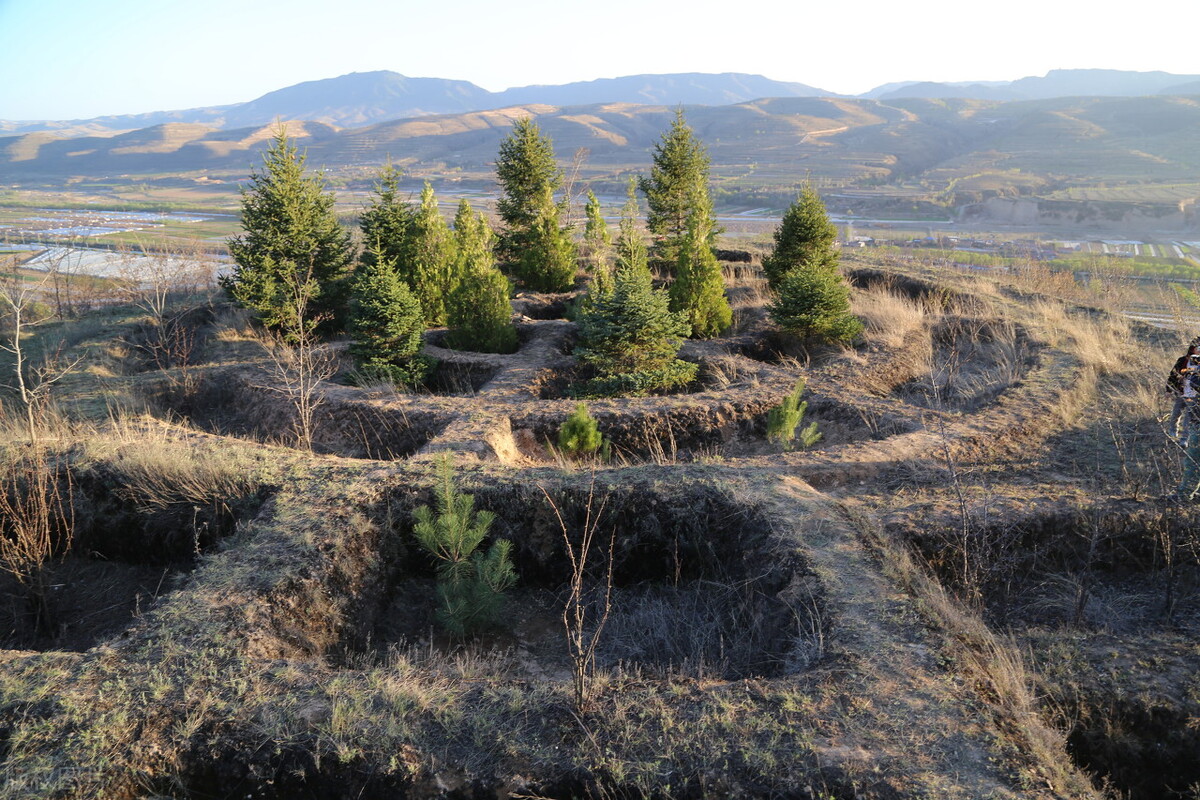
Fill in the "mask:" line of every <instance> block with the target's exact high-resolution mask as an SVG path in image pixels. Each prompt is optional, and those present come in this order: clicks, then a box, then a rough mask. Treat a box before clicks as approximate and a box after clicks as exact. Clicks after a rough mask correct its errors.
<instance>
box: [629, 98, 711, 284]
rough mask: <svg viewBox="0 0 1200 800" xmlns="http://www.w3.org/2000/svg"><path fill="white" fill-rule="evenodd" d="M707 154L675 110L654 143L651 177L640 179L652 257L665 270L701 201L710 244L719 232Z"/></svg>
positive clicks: (671, 264) (677, 110) (676, 251)
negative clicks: (647, 209)
mask: <svg viewBox="0 0 1200 800" xmlns="http://www.w3.org/2000/svg"><path fill="white" fill-rule="evenodd" d="M709 163H710V162H709V158H708V153H707V152H706V151H705V149H704V145H703V144H701V143H700V141H699V140H698V139H696V137H695V136H694V135H693V133H692V129H691V127H689V126H688V124H687V121H686V120H685V119H684V116H683V109H682V108H679V109H676V111H675V119H674V121H672V123H671V127H670V129H669V130H668V131H666V132H665V133H663V135H662V139H661V140H660V141H659V142H658V144H656V145H655V146H654V156H653V164H652V166H651V167H650V176H649V177H648V178H642V179H641V181H640V182H639V183H640V186H641V189H642V192H643V193H644V194H645V195H646V202H647V203H648V205H649V213H648V214H647V215H646V227H647V228H649V229H650V233H651V234H653V236H654V247H653V257H654V259H655V260H656V262H657V263H659V264H664V265H666V267H667V268H668V269H670V268H673V267H674V265H675V263H676V261H677V260H678V255H679V248H680V246H681V244H682V241H683V238H684V236H685V235H686V233H687V226H688V217H689V216H690V215H691V211H692V209H693V207H694V206H695V205H696V204H697V203H698V202H701V201H704V202H706V203H707V205H706V208H707V212H706V213H707V214H708V219H707V221H706V225H705V226H704V228H705V230H706V235H707V236H708V237H709V242H708V244H709V245H712V244H714V243H715V242H716V237H717V235H718V234H719V233H720V228H718V227H717V219H716V216H715V214H713V210H712V203H711V201H710V200H708V168H709Z"/></svg>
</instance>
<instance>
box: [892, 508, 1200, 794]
mask: <svg viewBox="0 0 1200 800" xmlns="http://www.w3.org/2000/svg"><path fill="white" fill-rule="evenodd" d="M903 535H905V536H906V537H907V538H908V540H909V541H910V542H911V543H912V545H913V546H914V547H915V549H916V550H917V551H918V552H919V553H920V554H921V555H922V556H923V558H924V560H925V561H926V563H928V564H930V565H931V567H932V568H933V569H934V571H935V572H936V574H937V575H938V577H939V578H940V579H941V581H942V582H943V583H944V584H945V585H947V586H948V587H950V588H952V589H953V590H954V591H955V592H956V593H958V594H960V595H962V596H965V597H974V598H977V600H978V601H979V602H980V603H982V607H983V610H984V613H985V615H986V617H987V618H988V620H989V622H990V623H991V624H992V625H993V626H994V627H997V628H999V629H1003V630H1007V631H1009V632H1010V633H1011V634H1012V635H1015V636H1017V637H1018V638H1020V637H1021V636H1022V631H1035V632H1036V631H1060V633H1059V636H1065V637H1066V640H1067V641H1074V642H1087V641H1091V640H1093V639H1095V640H1098V641H1108V640H1113V641H1115V642H1118V644H1117V645H1114V646H1111V647H1103V648H1095V649H1096V650H1098V652H1100V653H1101V655H1099V656H1096V655H1095V654H1093V655H1092V656H1090V657H1091V658H1092V659H1093V662H1092V663H1091V665H1090V666H1088V667H1086V668H1085V672H1086V673H1087V674H1088V676H1089V678H1088V679H1085V680H1084V681H1083V682H1082V684H1077V683H1075V679H1068V681H1067V683H1065V684H1063V685H1061V686H1057V685H1056V684H1055V681H1056V679H1055V678H1054V674H1055V672H1056V670H1052V671H1051V673H1050V674H1048V675H1047V676H1046V677H1044V678H1043V680H1045V681H1047V682H1048V684H1049V685H1050V686H1051V687H1052V688H1051V692H1052V693H1053V694H1055V695H1056V696H1057V700H1056V701H1055V704H1056V706H1057V708H1056V713H1060V714H1063V715H1064V716H1066V717H1067V718H1069V719H1070V720H1071V722H1072V724H1071V727H1070V730H1069V733H1068V751H1069V752H1070V754H1071V755H1072V758H1074V760H1075V761H1076V763H1077V764H1078V765H1079V766H1080V767H1082V768H1083V769H1085V770H1086V771H1087V772H1088V773H1090V774H1092V775H1094V776H1097V782H1098V783H1099V782H1101V781H1103V782H1106V783H1108V784H1110V785H1111V786H1112V787H1114V788H1116V789H1118V790H1119V791H1120V792H1121V795H1122V796H1123V797H1130V798H1132V800H1151V798H1159V797H1168V796H1176V794H1177V793H1178V792H1185V791H1186V790H1187V789H1188V787H1190V786H1194V785H1195V783H1196V781H1197V780H1200V771H1198V768H1197V762H1196V760H1195V758H1194V756H1195V753H1196V752H1197V748H1200V733H1197V731H1196V730H1195V727H1194V725H1192V724H1191V722H1190V720H1192V719H1194V717H1195V713H1196V712H1195V700H1194V699H1193V698H1190V697H1188V696H1186V695H1185V690H1184V689H1180V690H1179V691H1176V692H1174V695H1175V696H1172V693H1171V692H1167V693H1162V694H1158V693H1156V694H1155V695H1154V696H1153V697H1150V696H1148V695H1145V694H1144V693H1141V692H1137V691H1133V690H1131V689H1127V688H1125V687H1120V686H1112V685H1106V684H1104V682H1103V681H1101V682H1100V683H1101V685H1100V686H1099V687H1090V686H1089V685H1088V684H1089V680H1090V677H1097V678H1099V677H1100V676H1102V675H1106V674H1110V673H1111V674H1113V675H1117V676H1120V675H1121V674H1122V670H1121V669H1116V667H1117V666H1118V664H1117V662H1114V660H1113V659H1116V658H1118V657H1120V658H1123V659H1124V658H1128V659H1129V660H1130V662H1131V663H1130V664H1129V666H1128V667H1126V668H1124V669H1126V670H1128V671H1126V672H1124V674H1125V676H1126V677H1125V680H1130V681H1135V680H1140V678H1138V677H1136V676H1138V675H1139V673H1145V671H1146V670H1147V669H1150V670H1151V672H1150V673H1148V674H1147V676H1146V677H1147V678H1148V677H1149V676H1150V675H1153V674H1154V672H1153V671H1154V669H1155V665H1156V664H1158V665H1160V666H1159V667H1158V668H1159V669H1166V666H1165V665H1167V664H1169V663H1171V661H1172V659H1175V658H1181V659H1183V660H1185V661H1186V660H1188V659H1191V660H1192V661H1194V656H1192V655H1190V654H1191V652H1192V647H1191V646H1190V645H1186V644H1179V643H1178V642H1179V641H1190V642H1194V641H1195V638H1196V637H1197V636H1200V511H1198V510H1197V509H1195V508H1191V507H1185V508H1182V509H1181V508H1179V507H1174V506H1171V505H1167V504H1162V503H1138V502H1135V501H1128V500H1124V501H1122V500H1117V501H1107V502H1099V503H1097V504H1095V505H1094V506H1092V507H1088V508H1059V509H1056V510H1053V511H1050V512H1044V513H1041V514H1033V515H1027V516H1023V517H1013V518H1009V519H1004V518H997V519H994V520H991V521H985V520H979V519H975V518H969V519H968V520H967V522H966V524H965V525H963V524H962V521H961V519H960V520H959V521H958V522H957V524H954V525H952V526H949V527H947V526H944V525H943V526H941V527H935V526H929V527H925V528H920V529H919V528H917V527H913V526H910V527H908V528H907V529H906V530H905V531H904V533H903ZM964 553H965V554H966V555H965V557H964ZM1042 635H1043V636H1044V634H1042ZM1161 637H1168V638H1171V637H1174V638H1171V641H1176V644H1175V645H1173V646H1174V647H1175V648H1176V649H1175V650H1171V649H1170V647H1168V648H1167V649H1166V650H1165V651H1163V650H1162V647H1163V646H1162V645H1161V644H1159V643H1158V639H1159V638H1161ZM1179 637H1182V639H1180V638H1179ZM1142 641H1144V642H1145V646H1144V648H1143V646H1142V645H1140V644H1139V642H1142ZM1042 646H1043V647H1044V646H1045V645H1042ZM1131 648H1132V649H1131ZM1180 648H1182V649H1180ZM1083 650H1084V651H1085V652H1086V651H1087V648H1086V647H1084V648H1083ZM1164 652H1165V655H1163V653H1164ZM1036 660H1037V658H1035V661H1036ZM1114 669H1115V672H1114ZM1185 670H1194V665H1193V666H1191V667H1185ZM1106 680H1109V679H1107V678H1106ZM1116 680H1120V678H1119V677H1118V678H1116ZM1132 685H1134V684H1131V686H1132ZM1168 685H1170V686H1176V685H1178V684H1175V683H1170V684H1168ZM1114 693H1115V698H1116V699H1114Z"/></svg>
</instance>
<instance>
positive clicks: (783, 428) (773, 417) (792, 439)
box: [767, 378, 821, 450]
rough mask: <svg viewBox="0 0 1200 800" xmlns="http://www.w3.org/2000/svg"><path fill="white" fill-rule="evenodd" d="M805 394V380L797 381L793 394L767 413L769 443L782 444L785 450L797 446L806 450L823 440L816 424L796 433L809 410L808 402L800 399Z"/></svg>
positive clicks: (810, 424)
mask: <svg viewBox="0 0 1200 800" xmlns="http://www.w3.org/2000/svg"><path fill="white" fill-rule="evenodd" d="M803 394H804V379H803V378H801V379H800V380H798V381H796V386H795V388H793V389H792V392H791V394H789V395H788V396H787V397H785V398H783V402H782V403H780V404H779V405H777V406H775V407H774V408H772V409H771V410H770V411H769V412H767V441H770V442H776V443H778V444H782V445H783V447H784V449H785V450H791V449H792V448H793V447H797V446H798V447H799V448H800V449H801V450H806V449H808V448H809V447H812V446H813V445H814V444H816V443H817V442H818V441H820V440H821V432H820V431H818V430H817V423H815V422H812V423H809V424H808V425H807V426H805V427H804V428H802V429H801V430H800V432H799V434H797V433H796V429H797V428H799V427H800V423H801V422H803V421H804V412H805V411H807V410H808V401H807V400H801V399H800V397H801V396H802V395H803Z"/></svg>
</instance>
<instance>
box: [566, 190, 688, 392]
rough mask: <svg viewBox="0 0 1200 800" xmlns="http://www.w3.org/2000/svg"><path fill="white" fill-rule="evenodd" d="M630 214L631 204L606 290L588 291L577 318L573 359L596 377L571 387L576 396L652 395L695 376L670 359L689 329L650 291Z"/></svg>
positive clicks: (658, 293) (661, 296) (661, 294)
mask: <svg viewBox="0 0 1200 800" xmlns="http://www.w3.org/2000/svg"><path fill="white" fill-rule="evenodd" d="M632 202H633V201H632V200H631V203H632ZM633 213H636V205H635V204H634V205H633V208H630V206H629V205H627V206H626V212H625V218H624V219H623V220H622V221H621V236H620V237H619V239H618V241H617V269H616V272H615V273H614V274H613V277H612V286H611V288H609V287H607V286H605V287H604V288H600V287H595V286H594V287H593V288H594V291H593V293H592V294H591V296H590V297H589V300H588V302H587V303H586V304H584V310H583V311H582V313H581V314H580V317H579V321H578V324H579V344H578V345H577V346H576V347H575V356H576V358H578V359H579V360H580V362H581V363H583V364H584V365H585V366H587V367H590V368H591V369H592V370H594V372H595V373H596V374H595V377H593V378H591V379H590V380H587V381H584V382H582V383H580V384H578V385H576V386H575V387H574V388H573V391H574V393H575V395H576V396H578V397H613V396H617V395H633V396H636V395H646V394H653V393H656V392H664V391H669V390H671V389H675V388H678V387H681V386H686V385H687V384H689V383H691V382H692V380H694V379H695V377H696V370H697V366H696V365H695V364H692V363H690V362H687V361H683V360H681V359H679V358H676V354H677V353H678V352H679V348H680V346H681V345H682V344H683V339H684V337H685V336H687V335H688V333H689V332H690V331H691V326H689V325H688V322H687V319H686V318H685V317H684V316H683V315H682V314H676V313H674V312H672V311H671V310H670V299H669V297H668V296H667V293H666V291H664V290H661V289H655V288H654V285H653V281H652V279H651V277H650V268H649V266H648V265H647V260H646V246H645V243H644V242H643V241H642V239H641V235H640V234H639V233H638V232H637V230H636V228H635V226H634V222H633V216H632V215H633Z"/></svg>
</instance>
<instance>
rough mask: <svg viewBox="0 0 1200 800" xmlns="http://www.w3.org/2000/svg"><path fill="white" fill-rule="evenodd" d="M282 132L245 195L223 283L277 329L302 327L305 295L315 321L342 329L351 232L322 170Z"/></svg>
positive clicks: (245, 304) (244, 192) (245, 305)
mask: <svg viewBox="0 0 1200 800" xmlns="http://www.w3.org/2000/svg"><path fill="white" fill-rule="evenodd" d="M304 164H305V157H304V155H303V154H301V153H300V152H299V151H298V150H297V148H296V146H295V145H294V144H292V142H291V140H290V139H289V138H288V136H287V131H286V129H285V128H283V127H280V129H279V131H278V133H277V134H276V135H275V138H274V140H273V141H272V143H271V145H270V146H269V147H268V148H267V150H266V152H265V153H264V154H263V169H262V171H261V172H255V173H253V174H251V176H250V186H249V187H248V188H245V189H243V190H242V233H241V234H240V235H238V236H235V237H233V238H232V239H230V240H229V242H228V244H229V253H230V255H232V256H233V261H234V265H233V270H232V272H231V273H230V274H229V275H227V276H225V277H223V278H222V279H221V284H222V286H223V287H224V288H225V289H226V291H228V292H229V294H230V296H231V297H232V298H233V299H234V302H236V303H237V304H238V305H240V306H242V307H243V308H248V309H250V310H251V311H253V312H254V313H255V314H256V315H257V316H258V318H259V319H260V320H261V321H262V323H263V324H264V325H266V326H267V327H269V328H273V329H275V330H288V329H293V330H294V329H296V328H297V326H300V325H302V322H301V321H300V320H297V319H295V314H296V308H297V304H296V297H297V295H298V294H300V293H301V292H303V293H304V294H305V295H306V297H307V298H308V300H310V301H311V302H308V303H305V304H304V305H306V306H307V308H306V312H307V314H308V315H309V317H310V319H313V320H318V321H320V322H321V323H322V325H323V326H324V327H330V326H333V327H336V324H337V322H338V321H340V316H339V315H340V313H341V312H342V311H344V303H345V295H344V286H345V277H346V274H347V273H348V271H349V268H350V264H351V261H352V257H353V250H352V248H351V244H350V233H349V232H348V231H346V230H344V229H343V228H342V227H341V225H340V224H339V223H338V218H337V214H336V213H334V210H333V203H334V196H333V193H332V192H329V191H327V190H326V186H325V181H324V179H323V178H322V177H321V175H320V173H318V174H316V175H309V174H307V173H306V171H305V167H304Z"/></svg>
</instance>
